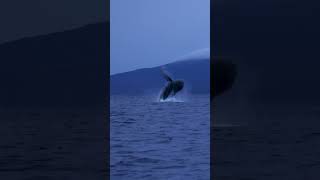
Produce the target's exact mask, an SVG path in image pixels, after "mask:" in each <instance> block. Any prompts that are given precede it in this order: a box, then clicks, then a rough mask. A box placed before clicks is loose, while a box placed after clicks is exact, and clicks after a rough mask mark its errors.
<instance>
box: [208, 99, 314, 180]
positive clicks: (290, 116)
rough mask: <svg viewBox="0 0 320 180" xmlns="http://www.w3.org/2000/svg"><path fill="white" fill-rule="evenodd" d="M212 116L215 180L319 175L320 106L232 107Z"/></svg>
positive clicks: (298, 177)
mask: <svg viewBox="0 0 320 180" xmlns="http://www.w3.org/2000/svg"><path fill="white" fill-rule="evenodd" d="M217 106H218V105H217ZM219 110H221V109H219ZM231 111H232V113H228V112H231ZM219 113H220V114H219ZM218 115H219V116H218ZM236 117H238V118H236ZM213 119H214V121H215V122H216V124H214V125H213V128H212V131H211V137H212V143H213V149H212V154H211V155H212V166H213V172H214V173H213V176H214V179H223V180H238V179H246V180H255V179H259V180H260V179H261V180H269V179H276V180H278V179H279V180H283V179H290V180H301V179H309V180H310V179H312V180H317V179H320V108H319V107H315V106H306V105H297V106H293V105H291V104H287V105H278V104H273V105H255V106H254V107H250V108H247V109H246V108H241V112H240V111H238V112H237V111H236V110H232V108H230V106H229V108H224V112H222V111H217V112H216V114H215V115H213ZM232 120H233V121H232ZM225 122H228V123H225Z"/></svg>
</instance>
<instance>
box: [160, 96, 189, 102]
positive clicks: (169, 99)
mask: <svg viewBox="0 0 320 180" xmlns="http://www.w3.org/2000/svg"><path fill="white" fill-rule="evenodd" d="M159 102H185V100H183V99H181V98H178V97H168V98H167V99H165V100H163V99H160V100H159Z"/></svg>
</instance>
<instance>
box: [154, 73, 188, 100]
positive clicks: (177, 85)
mask: <svg viewBox="0 0 320 180" xmlns="http://www.w3.org/2000/svg"><path fill="white" fill-rule="evenodd" d="M161 72H162V75H163V77H164V78H165V80H166V81H167V84H166V86H165V87H164V88H163V89H162V91H161V94H160V99H161V100H165V99H167V98H168V97H169V96H174V95H176V93H178V92H179V91H181V90H182V89H183V87H184V82H183V81H182V80H173V79H172V78H171V77H170V76H169V75H168V73H166V71H164V69H163V68H162V69H161Z"/></svg>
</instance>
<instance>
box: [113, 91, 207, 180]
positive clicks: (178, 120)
mask: <svg viewBox="0 0 320 180" xmlns="http://www.w3.org/2000/svg"><path fill="white" fill-rule="evenodd" d="M110 104H111V106H110V107H111V111H110V120H111V122H110V148H111V149H110V150H111V151H110V156H111V157H110V160H111V161H110V166H111V169H110V170H111V179H112V180H117V179H119V180H121V179H124V180H127V179H130V180H134V179H139V180H148V179H150V180H151V179H152V180H157V179H160V180H162V179H183V180H188V179H192V180H194V179H197V180H207V179H209V178H210V96H209V95H192V96H191V95H189V96H188V97H179V98H177V99H169V100H168V101H165V102H159V101H157V100H156V97H152V96H116V95H114V96H111V101H110Z"/></svg>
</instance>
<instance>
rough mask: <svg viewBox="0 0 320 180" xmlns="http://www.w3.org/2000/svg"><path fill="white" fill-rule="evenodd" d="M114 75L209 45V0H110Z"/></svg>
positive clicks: (165, 61) (157, 64) (164, 62)
mask: <svg viewBox="0 0 320 180" xmlns="http://www.w3.org/2000/svg"><path fill="white" fill-rule="evenodd" d="M110 23H111V24H110V26H111V35H110V44H111V55H110V57H111V59H110V64H111V69H110V73H111V74H116V73H121V72H126V71H131V70H135V69H140V68H147V67H154V66H159V65H163V64H166V63H170V62H174V61H177V60H179V58H181V57H184V56H185V55H186V54H190V53H192V52H198V51H202V50H206V49H208V48H210V0H161V1H159V0H134V1H133V0H111V1H110Z"/></svg>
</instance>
